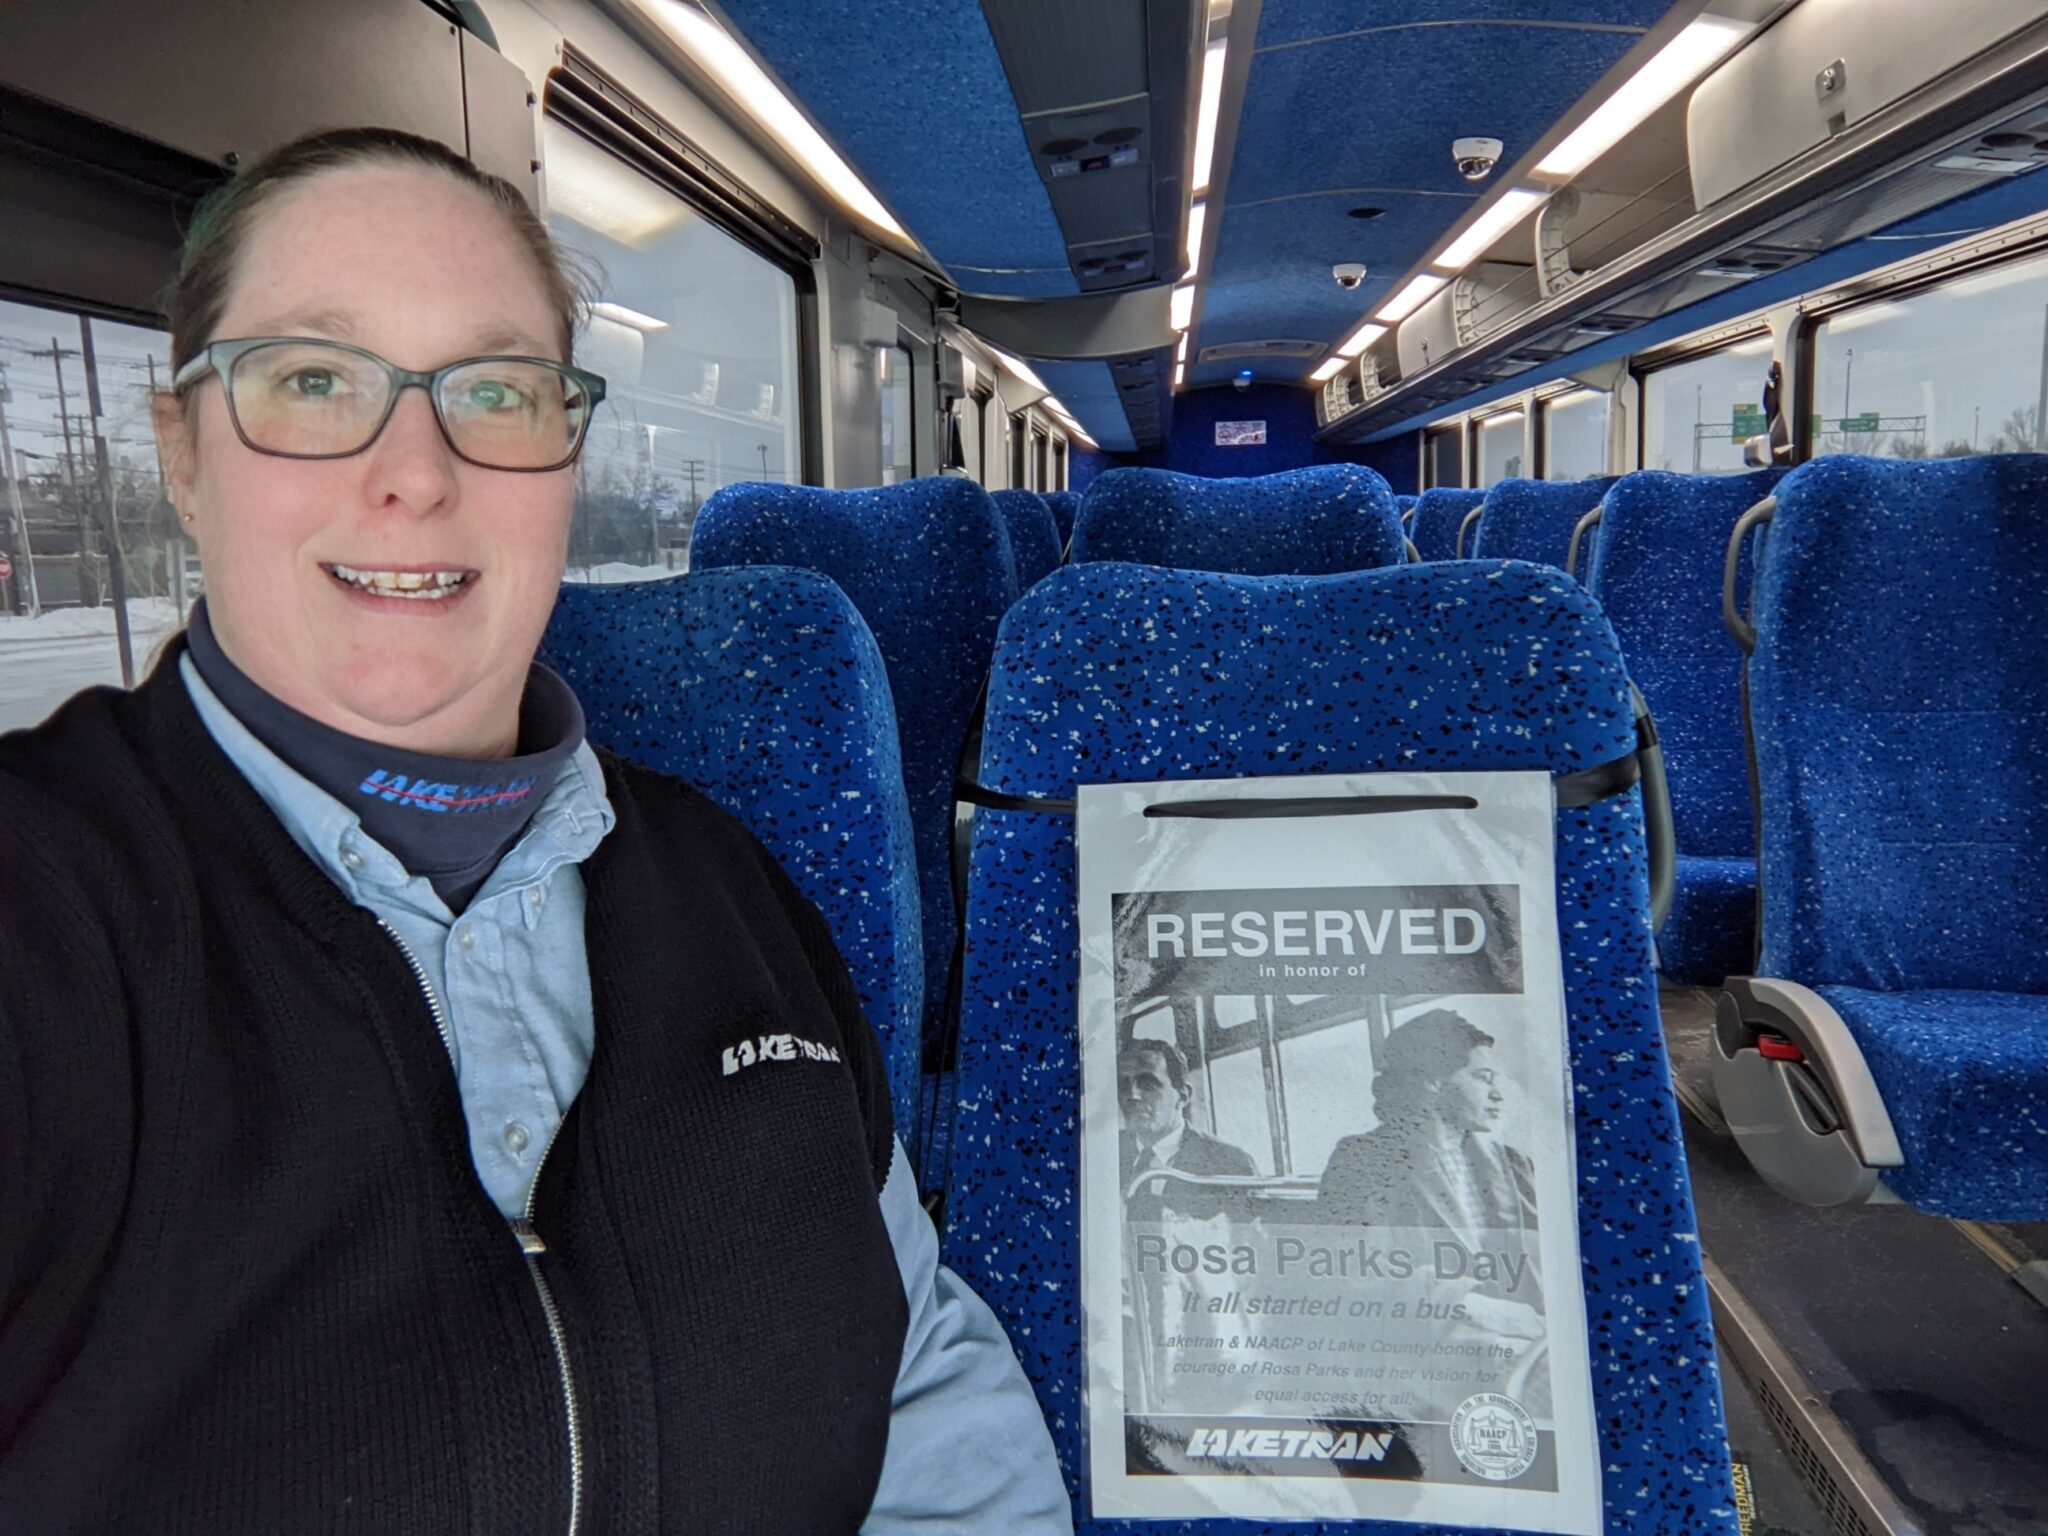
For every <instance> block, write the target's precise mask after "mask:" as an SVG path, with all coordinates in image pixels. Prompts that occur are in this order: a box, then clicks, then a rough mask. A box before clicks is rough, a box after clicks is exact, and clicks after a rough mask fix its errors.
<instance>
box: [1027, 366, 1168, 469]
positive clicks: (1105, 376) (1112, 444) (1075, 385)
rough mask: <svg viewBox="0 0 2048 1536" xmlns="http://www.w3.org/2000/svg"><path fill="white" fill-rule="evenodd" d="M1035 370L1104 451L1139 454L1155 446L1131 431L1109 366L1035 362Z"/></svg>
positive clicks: (1121, 394)
mask: <svg viewBox="0 0 2048 1536" xmlns="http://www.w3.org/2000/svg"><path fill="white" fill-rule="evenodd" d="M1032 369H1033V371H1034V372H1035V373H1037V375H1038V376H1039V377H1040V378H1042V379H1043V380H1045V383H1046V387H1047V388H1048V389H1050V390H1051V391H1052V392H1053V393H1054V394H1055V395H1057V396H1059V400H1060V404H1062V405H1064V406H1065V407H1066V408H1067V410H1068V411H1069V412H1071V413H1072V415H1073V417H1074V419H1075V420H1076V421H1078V422H1080V423H1081V425H1082V426H1083V427H1085V428H1087V430H1088V435H1089V436H1090V437H1092V438H1094V439H1095V442H1096V445H1097V446H1098V447H1100V448H1102V449H1103V450H1104V451H1105V452H1108V453H1136V452H1138V451H1139V450H1140V449H1141V448H1144V447H1148V446H1152V445H1150V444H1146V443H1141V442H1140V441H1139V440H1138V437H1137V435H1136V433H1135V432H1134V431H1133V430H1132V428H1131V425H1130V422H1129V420H1128V419H1127V417H1126V414H1125V411H1124V402H1123V392H1122V391H1120V390H1119V389H1118V387H1117V379H1116V375H1115V373H1114V371H1113V370H1112V369H1111V368H1110V365H1109V364H1108V363H1106V362H1078V363H1045V362H1041V363H1034V364H1033V365H1032ZM1131 393H1133V394H1136V393H1138V391H1135V390H1133V391H1132V392H1131ZM1155 411H1156V404H1155Z"/></svg>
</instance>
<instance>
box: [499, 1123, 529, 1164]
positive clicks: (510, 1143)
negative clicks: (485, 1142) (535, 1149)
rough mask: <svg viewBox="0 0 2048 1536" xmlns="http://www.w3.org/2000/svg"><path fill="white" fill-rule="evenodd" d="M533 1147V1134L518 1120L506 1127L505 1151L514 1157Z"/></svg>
mask: <svg viewBox="0 0 2048 1536" xmlns="http://www.w3.org/2000/svg"><path fill="white" fill-rule="evenodd" d="M532 1145H533V1133H532V1132H531V1131H529V1130H527V1128H526V1127H525V1126H523V1125H521V1124H520V1123H519V1122H518V1121H517V1120H514V1121H513V1122H512V1123H511V1124H510V1125H508V1126H506V1127H505V1150H506V1151H507V1152H510V1153H511V1154H512V1155H513V1156H514V1157H517V1156H519V1155H520V1154H521V1153H522V1152H524V1151H525V1150H526V1149H527V1148H528V1147H530V1146H532Z"/></svg>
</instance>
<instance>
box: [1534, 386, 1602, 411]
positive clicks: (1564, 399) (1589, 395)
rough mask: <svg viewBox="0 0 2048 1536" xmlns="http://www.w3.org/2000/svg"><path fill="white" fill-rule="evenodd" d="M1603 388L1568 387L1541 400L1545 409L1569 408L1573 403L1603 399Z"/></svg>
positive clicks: (1583, 403) (1581, 403)
mask: <svg viewBox="0 0 2048 1536" xmlns="http://www.w3.org/2000/svg"><path fill="white" fill-rule="evenodd" d="M1606 398H1607V391H1606V390H1604V389H1568V390H1566V391H1565V392H1564V393H1563V394H1561V395H1551V396H1549V397H1547V398H1546V399H1545V400H1544V402H1543V408H1544V409H1545V410H1552V411H1555V410H1570V409H1571V408H1572V407H1573V406H1575V405H1585V404H1587V403H1588V402H1590V401H1593V400H1604V399H1606Z"/></svg>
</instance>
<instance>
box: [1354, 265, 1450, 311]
mask: <svg viewBox="0 0 2048 1536" xmlns="http://www.w3.org/2000/svg"><path fill="white" fill-rule="evenodd" d="M1449 281H1450V279H1449V278H1448V277H1437V276H1435V275H1434V274H1433V273H1429V272H1424V273H1422V274H1421V275H1420V276H1418V277H1412V278H1410V279H1409V280H1408V285H1407V287H1405V288H1403V289H1402V290H1401V291H1400V292H1399V293H1397V294H1395V295H1394V296H1393V297H1392V298H1391V299H1389V300H1387V302H1386V303H1384V304H1382V305H1381V306H1380V307H1379V308H1378V309H1377V310H1375V311H1374V312H1373V318H1374V319H1375V320H1385V321H1387V322H1388V323H1389V324H1391V323H1393V322H1395V321H1398V320H1406V319H1407V318H1408V317H1409V316H1410V315H1412V314H1414V313H1415V311H1416V310H1418V309H1420V308H1422V306H1423V305H1424V304H1426V303H1427V302H1428V301H1429V300H1430V299H1431V298H1432V297H1434V296H1435V294H1436V292H1437V290H1439V289H1440V288H1442V287H1443V286H1444V284H1446V283H1448V282H1449Z"/></svg>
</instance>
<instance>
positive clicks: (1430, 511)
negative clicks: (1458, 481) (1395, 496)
mask: <svg viewBox="0 0 2048 1536" xmlns="http://www.w3.org/2000/svg"><path fill="white" fill-rule="evenodd" d="M1485 499H1486V492H1484V491H1464V490H1458V489H1457V488H1455V487H1452V486H1441V487H1438V488H1436V489H1433V490H1427V491H1424V492H1423V493H1422V494H1421V495H1420V496H1418V497H1416V498H1415V515H1414V516H1413V517H1411V518H1410V519H1409V520H1408V537H1409V538H1411V539H1413V540H1414V541H1415V547H1416V549H1417V550H1418V551H1420V552H1421V555H1422V558H1423V559H1425V560H1455V559H1457V558H1458V525H1459V524H1460V523H1462V522H1464V521H1465V514H1466V513H1467V512H1470V511H1471V510H1472V509H1473V508H1474V507H1476V506H1478V505H1479V504H1480V503H1481V502H1482V501H1484V500H1485Z"/></svg>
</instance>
